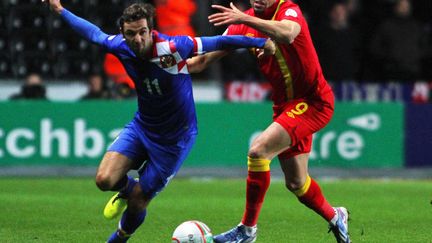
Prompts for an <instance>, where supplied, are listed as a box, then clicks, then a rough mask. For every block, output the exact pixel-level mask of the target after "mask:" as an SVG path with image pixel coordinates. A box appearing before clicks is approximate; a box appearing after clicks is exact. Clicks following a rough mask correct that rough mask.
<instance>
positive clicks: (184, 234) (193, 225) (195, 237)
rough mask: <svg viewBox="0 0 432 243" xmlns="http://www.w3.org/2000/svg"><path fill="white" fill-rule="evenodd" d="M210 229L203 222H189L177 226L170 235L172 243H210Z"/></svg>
mask: <svg viewBox="0 0 432 243" xmlns="http://www.w3.org/2000/svg"><path fill="white" fill-rule="evenodd" d="M212 242H213V235H212V233H211V231H210V228H209V227H208V226H207V225H206V224H204V223H203V222H200V221H196V220H191V221H186V222H183V223H182V224H180V225H179V226H177V228H176V229H175V230H174V233H173V235H172V243H212Z"/></svg>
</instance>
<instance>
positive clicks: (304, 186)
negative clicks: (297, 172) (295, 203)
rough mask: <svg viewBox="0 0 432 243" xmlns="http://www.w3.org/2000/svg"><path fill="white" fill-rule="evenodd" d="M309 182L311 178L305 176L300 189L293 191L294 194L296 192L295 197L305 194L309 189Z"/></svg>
mask: <svg viewBox="0 0 432 243" xmlns="http://www.w3.org/2000/svg"><path fill="white" fill-rule="evenodd" d="M311 182H312V178H311V177H310V176H309V175H308V176H307V177H306V182H305V184H304V185H303V186H302V187H301V188H300V189H298V190H296V191H294V194H296V196H297V197H301V196H303V195H304V194H306V192H307V191H309V187H310V185H311Z"/></svg>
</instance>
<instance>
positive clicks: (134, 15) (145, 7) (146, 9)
mask: <svg viewBox="0 0 432 243" xmlns="http://www.w3.org/2000/svg"><path fill="white" fill-rule="evenodd" d="M154 16H155V9H154V7H153V5H151V4H148V3H134V4H132V5H130V6H129V7H127V8H125V10H123V14H122V16H121V17H120V19H119V21H118V23H119V25H120V28H122V29H123V25H124V23H125V22H128V23H129V22H133V21H137V20H140V19H146V20H147V25H148V27H149V28H150V29H153V22H154V21H153V17H154Z"/></svg>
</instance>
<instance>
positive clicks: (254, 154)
mask: <svg viewBox="0 0 432 243" xmlns="http://www.w3.org/2000/svg"><path fill="white" fill-rule="evenodd" d="M248 156H249V158H252V159H259V158H265V157H266V153H265V151H264V149H263V146H260V145H252V146H251V148H250V149H249V152H248Z"/></svg>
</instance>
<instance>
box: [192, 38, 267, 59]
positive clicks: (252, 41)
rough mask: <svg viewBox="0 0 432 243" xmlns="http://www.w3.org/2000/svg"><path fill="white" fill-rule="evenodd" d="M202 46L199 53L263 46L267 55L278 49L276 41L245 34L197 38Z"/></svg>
mask: <svg viewBox="0 0 432 243" xmlns="http://www.w3.org/2000/svg"><path fill="white" fill-rule="evenodd" d="M195 40H196V41H197V42H199V43H198V44H197V45H198V46H199V47H200V48H198V50H197V54H202V53H206V52H212V51H219V50H230V49H237V48H251V47H256V48H263V49H264V53H265V54H266V55H273V54H274V53H275V51H276V46H275V44H274V42H273V41H272V40H270V39H266V38H254V37H248V36H243V35H219V36H211V37H197V38H195Z"/></svg>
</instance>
